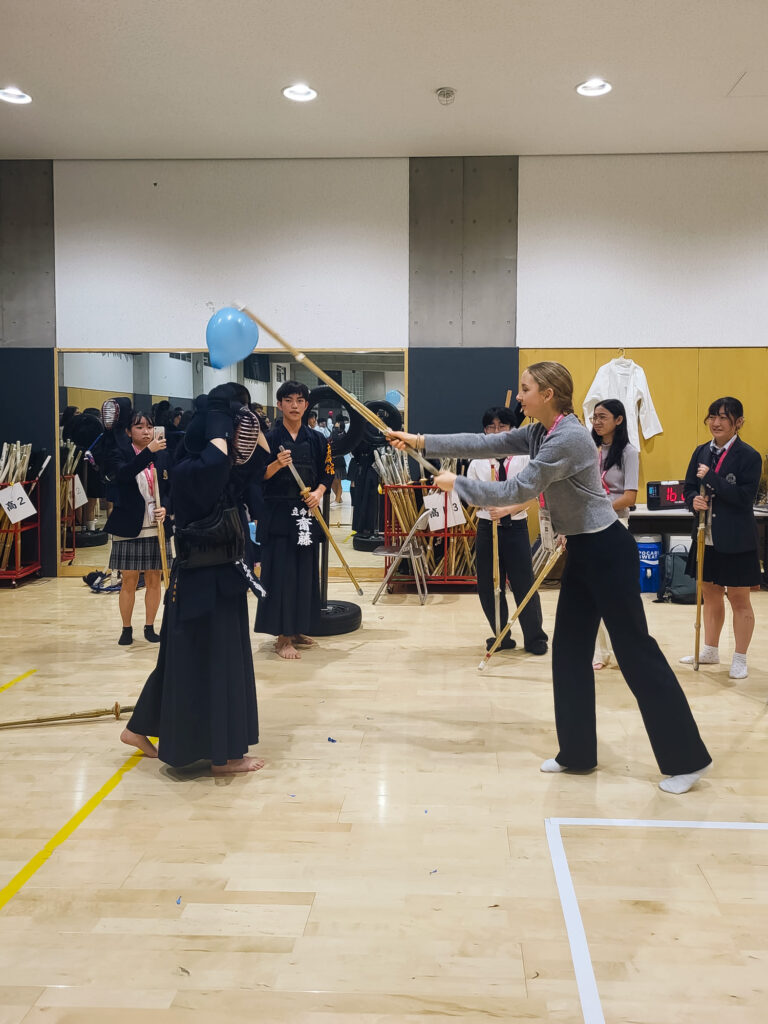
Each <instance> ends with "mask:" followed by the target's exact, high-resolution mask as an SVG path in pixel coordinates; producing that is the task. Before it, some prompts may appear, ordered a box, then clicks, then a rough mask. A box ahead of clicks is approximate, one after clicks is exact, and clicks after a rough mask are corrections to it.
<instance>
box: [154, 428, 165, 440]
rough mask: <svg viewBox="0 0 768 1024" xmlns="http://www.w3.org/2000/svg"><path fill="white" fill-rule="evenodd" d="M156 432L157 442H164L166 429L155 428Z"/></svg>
mask: <svg viewBox="0 0 768 1024" xmlns="http://www.w3.org/2000/svg"><path fill="white" fill-rule="evenodd" d="M154 432H155V440H156V441H164V440H165V427H155V428H154Z"/></svg>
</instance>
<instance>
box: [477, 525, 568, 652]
mask: <svg viewBox="0 0 768 1024" xmlns="http://www.w3.org/2000/svg"><path fill="white" fill-rule="evenodd" d="M562 553H563V548H562V547H561V546H560V545H559V544H558V546H557V547H556V548H555V550H554V551H553V552H552V553H551V554H550V556H549V558H548V559H547V561H546V563H545V565H544V568H543V569H542V570H541V572H540V573H539V575H538V576H537V577H536V579H535V580H534V581H533V586H532V587H531V589H530V590H529V591H528V593H527V594H526V595H525V597H524V598H523V600H522V601H521V602H520V604H519V605H518V606H517V608H515V614H514V615H513V616H512V618H511V619H510V620H509V622H508V623H507V624H506V626H505V627H504V629H502V631H501V632H500V633H499V635H498V636H497V637H496V640H495V642H494V645H493V647H491V649H490V650H489V651H488V652H487V654H486V655H485V657H484V658H483V660H482V661H481V662H480V664H479V665H478V666H477V667H478V670H479V671H480V672H482V670H483V669H484V668H485V666H486V665H487V664H488V662H489V661H490V660H491V658H492V657H493V655H494V654H495V653H496V651H497V650H498V649H499V647H500V645H501V641H502V640H503V639H504V637H505V636H506V635H507V633H508V632H509V630H510V628H511V626H512V624H513V622H514V621H515V620H516V619H517V617H518V615H519V614H520V612H521V611H522V610H523V608H525V606H526V605H527V604H528V602H529V601H530V600H531V598H532V597H533V595H534V594H535V593H536V591H537V590H538V589H539V587H540V586H541V584H542V583H543V582H544V580H545V579H546V578H547V576H548V575H549V574H550V572H552V570H553V569H554V567H555V566H556V565H557V562H558V560H559V558H560V556H561V555H562Z"/></svg>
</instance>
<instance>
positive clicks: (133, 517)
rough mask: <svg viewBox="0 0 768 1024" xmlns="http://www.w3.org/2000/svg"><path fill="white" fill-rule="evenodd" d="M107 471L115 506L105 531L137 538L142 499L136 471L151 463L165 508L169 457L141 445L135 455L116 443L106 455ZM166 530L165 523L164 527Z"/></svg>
mask: <svg viewBox="0 0 768 1024" xmlns="http://www.w3.org/2000/svg"><path fill="white" fill-rule="evenodd" d="M106 461H107V467H106V474H107V477H108V479H109V480H110V481H111V482H112V495H113V500H114V506H113V508H112V512H111V514H110V517H109V519H108V520H107V523H106V526H105V527H104V530H105V532H106V533H111V534H112V535H113V536H115V537H138V535H139V534H140V533H141V527H142V525H143V523H144V499H143V497H142V496H141V491H140V490H139V485H138V484H137V483H136V474H137V473H140V472H141V471H142V470H143V469H146V467H147V466H148V465H149V464H150V462H154V464H155V469H156V470H157V481H158V485H159V488H160V503H161V505H162V506H163V507H164V508H166V509H167V508H168V498H169V493H170V479H169V476H170V473H169V460H168V457H167V455H166V453H165V452H164V451H160V452H151V451H150V450H149V448H144V449H142V451H140V452H139V454H138V455H136V453H135V452H134V450H133V447H132V446H131V445H129V446H128V448H127V449H126V448H125V447H124V446H123V445H120V447H117V446H115V447H114V449H113V450H112V451H111V452H110V454H109V456H108V458H107V460H106ZM166 530H168V526H166Z"/></svg>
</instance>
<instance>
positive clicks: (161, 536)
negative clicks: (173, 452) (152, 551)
mask: <svg viewBox="0 0 768 1024" xmlns="http://www.w3.org/2000/svg"><path fill="white" fill-rule="evenodd" d="M152 492H153V494H154V498H155V511H157V509H159V508H160V485H159V484H158V482H157V470H156V469H155V465H154V463H153V464H152ZM157 540H158V543H159V544H160V565H161V566H162V568H163V583H164V584H165V589H166V590H167V589H168V584H169V582H170V579H171V577H170V573H169V572H168V556H167V554H166V551H165V527H164V526H163V524H162V523H161V522H160V520H159V519H158V520H157Z"/></svg>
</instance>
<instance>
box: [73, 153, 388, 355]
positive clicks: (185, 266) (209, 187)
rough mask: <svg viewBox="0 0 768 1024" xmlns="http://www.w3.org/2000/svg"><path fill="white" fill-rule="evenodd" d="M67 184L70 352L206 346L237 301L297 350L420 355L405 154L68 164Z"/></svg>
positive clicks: (81, 162) (74, 162)
mask: <svg viewBox="0 0 768 1024" xmlns="http://www.w3.org/2000/svg"><path fill="white" fill-rule="evenodd" d="M54 188H55V192H54V199H55V228H56V309H57V344H58V346H59V347H60V348H73V347H84V348H99V349H109V348H115V349H147V348H174V349H180V350H189V349H191V348H201V347H203V346H204V344H205V325H206V323H207V321H208V319H209V317H210V316H211V314H212V313H213V312H214V311H215V310H216V309H218V308H220V307H222V306H226V305H229V304H231V303H232V302H241V303H243V304H245V305H248V306H249V307H250V308H251V309H252V310H253V311H254V312H255V313H256V314H257V315H259V316H260V317H261V318H262V319H263V320H264V321H266V322H267V323H268V324H269V325H270V326H272V327H274V329H275V330H277V331H278V332H279V333H280V334H282V335H283V336H284V337H285V338H286V339H287V340H288V341H290V342H291V344H293V345H295V346H296V347H298V348H306V349H310V348H356V349H359V348H405V347H406V346H407V344H408V161H407V160H405V159H395V160H231V161H215V160H211V161H205V160H203V161H197V160H190V161H143V160H137V161H65V162H62V161H59V162H56V163H55V164H54ZM262 344H264V346H265V347H266V345H267V342H266V340H264V341H263V342H262ZM271 347H275V346H274V343H272V346H271Z"/></svg>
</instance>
